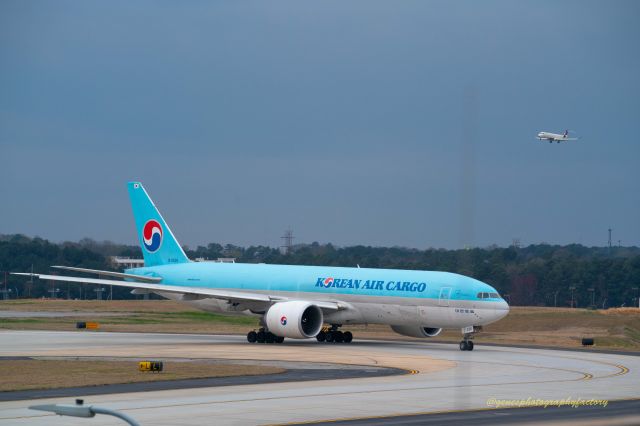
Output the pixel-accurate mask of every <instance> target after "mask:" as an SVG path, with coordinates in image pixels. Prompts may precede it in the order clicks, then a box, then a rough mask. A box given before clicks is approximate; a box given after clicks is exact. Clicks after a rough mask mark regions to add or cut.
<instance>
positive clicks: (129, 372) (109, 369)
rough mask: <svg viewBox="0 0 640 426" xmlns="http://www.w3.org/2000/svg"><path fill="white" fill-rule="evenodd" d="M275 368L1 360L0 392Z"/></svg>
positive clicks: (242, 373) (277, 370)
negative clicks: (156, 369)
mask: <svg viewBox="0 0 640 426" xmlns="http://www.w3.org/2000/svg"><path fill="white" fill-rule="evenodd" d="M284 371H285V370H284V369H282V368H278V367H269V366H253V365H237V364H208V363H203V362H167V363H165V364H164V371H162V372H160V373H150V372H140V371H138V363H137V362H133V361H98V360H96V361H73V360H69V361H67V360H64V361H63V360H60V361H58V360H55V361H53V360H34V359H29V360H0V391H3V392H6V391H17V390H30V389H54V388H55V389H57V388H68V387H78V386H98V385H111V384H122V383H137V382H155V381H161V380H178V379H194V378H210V377H231V376H253V375H261V374H277V373H282V372H284Z"/></svg>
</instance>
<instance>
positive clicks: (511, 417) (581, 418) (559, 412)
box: [300, 400, 640, 426]
mask: <svg viewBox="0 0 640 426" xmlns="http://www.w3.org/2000/svg"><path fill="white" fill-rule="evenodd" d="M638 413H640V400H630V401H613V402H609V404H608V405H607V406H606V407H579V408H572V407H547V408H544V407H536V408H508V409H498V410H469V411H462V412H453V413H433V414H417V415H412V416H396V417H378V418H362V419H357V420H345V421H332V422H317V423H313V425H314V426H329V425H332V426H340V425H344V426H358V425H367V426H382V425H385V426H387V425H394V426H413V425H443V424H455V425H456V426H460V425H475V426H483V425H513V424H540V423H563V422H566V423H574V424H581V423H582V424H583V423H585V422H593V421H594V420H601V421H602V422H603V424H609V423H612V422H613V421H614V419H615V418H620V417H622V418H624V419H628V420H629V422H630V423H629V424H637V423H634V422H633V418H634V417H635V418H637V417H638ZM305 424H307V425H308V424H309V423H305ZM300 425H302V423H300Z"/></svg>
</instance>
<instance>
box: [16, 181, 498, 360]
mask: <svg viewBox="0 0 640 426" xmlns="http://www.w3.org/2000/svg"><path fill="white" fill-rule="evenodd" d="M128 189H129V196H130V198H131V205H132V207H133V215H134V218H135V222H136V228H137V232H138V238H139V240H140V245H141V247H142V253H143V255H144V264H145V266H144V267H143V268H134V269H127V270H125V271H124V273H119V272H111V271H98V270H93V269H84V268H75V267H68V266H54V268H58V269H64V270H68V271H73V272H82V273H95V274H99V275H101V276H108V277H112V278H113V279H100V278H83V277H71V276H59V275H44V274H34V276H36V277H39V278H40V279H44V280H53V281H67V282H77V283H87V284H99V285H115V286H122V287H130V288H133V289H134V290H133V292H134V293H137V294H142V293H156V294H159V295H161V296H164V297H166V298H168V299H173V300H177V301H180V302H184V303H187V304H190V305H192V306H194V307H196V308H199V309H202V310H205V311H210V312H218V313H226V314H242V315H254V316H257V317H258V318H259V319H260V324H261V328H260V329H259V330H253V331H250V332H249V333H248V334H247V340H248V341H249V342H251V343H254V342H258V343H282V341H283V340H284V338H285V337H289V338H292V339H307V338H316V339H317V340H318V341H319V342H337V343H342V342H345V343H349V342H351V340H352V339H353V335H352V334H351V332H349V331H341V330H340V328H341V327H343V326H346V325H350V324H386V325H389V326H391V329H393V331H395V332H396V333H399V334H402V335H405V336H411V337H423V338H426V337H434V336H437V335H438V334H439V333H440V332H441V331H442V329H443V328H448V329H455V328H457V329H460V330H461V331H462V335H463V338H462V341H461V342H460V350H463V351H471V350H473V341H472V339H473V336H474V335H475V334H476V333H477V332H479V331H480V330H481V329H482V326H483V325H486V324H490V323H492V322H494V321H497V320H499V319H501V318H503V317H504V316H506V315H507V313H508V312H509V305H508V304H507V303H506V302H505V301H504V300H503V299H502V298H501V297H500V295H499V294H498V292H497V291H496V290H495V289H494V288H493V287H491V286H490V285H488V284H485V283H483V282H481V281H478V280H475V279H473V278H469V277H466V276H463V275H458V274H453V273H449V272H435V271H407V270H395V269H369V268H339V267H324V266H293V265H266V264H245V263H213V262H192V261H190V260H189V259H188V258H187V256H186V255H185V253H184V250H183V249H182V247H181V246H180V244H179V243H178V241H177V240H176V238H175V236H174V235H173V233H172V232H171V229H169V226H168V225H167V223H166V222H165V220H164V218H163V217H162V215H160V212H159V211H158V209H157V208H156V206H155V205H154V204H153V201H151V198H150V197H149V195H148V194H147V191H146V190H145V189H144V187H143V186H142V184H141V183H139V182H130V183H129V184H128ZM19 275H31V274H19ZM325 324H326V325H325Z"/></svg>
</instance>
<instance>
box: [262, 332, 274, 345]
mask: <svg viewBox="0 0 640 426" xmlns="http://www.w3.org/2000/svg"><path fill="white" fill-rule="evenodd" d="M275 337H276V336H275V334H273V333H272V332H270V331H267V332H266V333H265V336H264V342H265V343H273V342H275Z"/></svg>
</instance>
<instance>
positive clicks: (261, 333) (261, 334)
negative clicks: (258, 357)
mask: <svg viewBox="0 0 640 426" xmlns="http://www.w3.org/2000/svg"><path fill="white" fill-rule="evenodd" d="M265 334H266V333H265V332H264V331H258V333H257V335H256V342H258V343H264V341H265V337H266V336H265Z"/></svg>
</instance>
